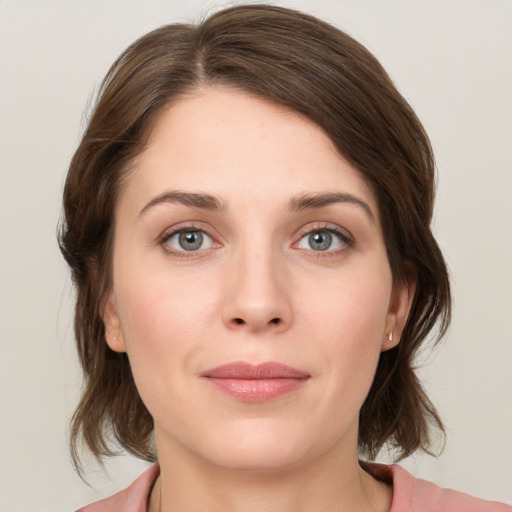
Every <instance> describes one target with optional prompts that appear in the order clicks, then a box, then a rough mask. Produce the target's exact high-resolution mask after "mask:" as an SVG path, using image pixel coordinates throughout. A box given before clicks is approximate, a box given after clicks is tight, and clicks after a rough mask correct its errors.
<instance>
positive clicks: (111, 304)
mask: <svg viewBox="0 0 512 512" xmlns="http://www.w3.org/2000/svg"><path fill="white" fill-rule="evenodd" d="M103 324H104V325H105V340H106V342H107V345H108V346H109V347H110V348H111V349H112V350H113V351H114V352H126V345H125V342H124V336H123V331H122V328H121V321H120V319H119V314H118V312H117V306H116V301H115V297H114V293H113V292H110V294H109V296H108V298H107V301H106V302H105V306H104V308H103Z"/></svg>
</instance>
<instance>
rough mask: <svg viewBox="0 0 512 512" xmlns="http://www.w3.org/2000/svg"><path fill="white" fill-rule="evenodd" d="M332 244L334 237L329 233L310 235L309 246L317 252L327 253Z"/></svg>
mask: <svg viewBox="0 0 512 512" xmlns="http://www.w3.org/2000/svg"><path fill="white" fill-rule="evenodd" d="M331 243H332V235H331V234H330V233H329V232H328V231H322V232H319V233H312V234H311V235H309V245H310V247H311V248H312V249H314V250H315V251H326V250H327V249H329V247H330V246H331Z"/></svg>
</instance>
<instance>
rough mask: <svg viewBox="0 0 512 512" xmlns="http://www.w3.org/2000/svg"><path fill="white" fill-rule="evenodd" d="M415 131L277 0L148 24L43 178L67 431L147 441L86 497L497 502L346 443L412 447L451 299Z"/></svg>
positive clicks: (356, 62)
mask: <svg viewBox="0 0 512 512" xmlns="http://www.w3.org/2000/svg"><path fill="white" fill-rule="evenodd" d="M433 182H434V161H433V156H432V151H431V148H430V144H429V141H428V138H427V136H426V134H425V132H424V130H423V128H422V126H421V124H420V123H419V121H418V119H417V118H416V116H415V114H414V113H413V112H412V110H411V109H410V107H409V106H408V104H407V103H406V102H405V100H404V99H403V98H402V97H401V96H400V95H399V93H398V92H397V91H396V89H395V88H394V86H393V84H392V83H391V81H390V80H389V78H388V76H387V75H386V73H385V71H384V70H383V69H382V68H381V66H380V65H379V64H378V62H377V61H376V60H375V58H374V57H373V56H372V55H371V54H369V52H368V51H367V50H366V49H364V48H363V47H362V46H361V45H360V44H358V43H356V42H355V41H354V40H352V39H351V38H350V37H348V36H347V35H346V34H344V33H342V32H340V31H339V30H337V29H335V28H333V27H331V26H330V25H328V24H325V23H323V22H321V21H319V20H317V19H315V18H312V17H310V16H307V15H304V14H301V13H298V12H295V11H291V10H287V9H282V8H278V7H270V6H262V5H257V6H239V7H234V8H231V9H227V10H224V11H221V12H219V13H217V14H214V15H213V16H211V17H210V18H208V19H207V20H205V21H204V22H203V23H202V24H200V25H198V26H186V25H171V26H167V27H162V28H160V29H158V30H155V31H154V32H151V33H150V34H148V35H146V36H145V37H143V38H142V39H140V40H139V41H137V42H136V43H134V44H133V45H132V46H131V47H130V48H128V49H127V50H126V52H125V53H123V55H121V57H120V58H119V59H118V61H117V62H116V63H115V64H114V66H113V67H112V69H111V70H110V72H109V74H108V75H107V78H106V80H105V82H104V85H103V88H102V91H101V94H100V97H99V100H98V103H97V105H96V108H95V110H94V112H93V115H92V117H91V120H90V123H89V126H88V128H87V130H86V133H85V135H84V137H83V140H82V142H81V144H80V146H79V148H78V150H77V152H76V153H75V155H74V157H73V160H72V163H71V167H70V170H69V174H68V179H67V182H66V187H65V191H64V214H65V220H64V225H63V228H62V233H61V248H62V251H63V254H64V256H65V258H66V260H67V261H68V263H69V264H70V266H71V268H72V272H73V278H74V281H75V284H76V288H77V307H76V316H75V332H76V337H77V343H78V349H79V355H80V358H81V361H82V365H83V370H84V374H85V378H86V388H85V391H84V394H83V397H82V400H81V402H80V405H79V407H78V409H77V411H76V413H75V417H74V420H73V429H72V446H73V450H74V451H73V455H74V458H75V462H76V464H77V466H78V467H79V461H78V452H77V443H78V442H79V440H80V439H83V441H84V442H85V444H86V446H87V447H88V448H89V449H90V450H91V452H92V453H93V454H94V455H95V456H96V457H97V458H99V459H101V457H103V456H106V455H110V454H112V448H111V442H112V441H113V442H115V443H117V444H119V445H120V446H122V447H123V448H125V449H126V450H127V451H128V452H130V453H132V454H134V455H136V456H138V457H140V458H143V459H146V460H149V461H156V460H158V464H156V465H154V466H153V467H152V468H151V469H150V470H148V472H146V473H145V474H144V475H142V476H141V478H140V479H139V480H137V481H136V482H135V483H134V484H133V485H132V486H131V487H130V488H129V489H128V490H126V491H123V492H121V493H120V494H118V495H116V496H114V497H112V498H110V499H108V500H104V501H102V502H98V503H97V504H93V505H90V506H88V507H85V508H84V509H82V510H84V511H87V512H91V511H107V510H123V511H127V510H136V511H146V510H148V511H150V512H156V511H172V510H180V511H184V510H237V511H245V510H265V511H272V510H280V511H286V510H294V511H300V510H307V511H311V510H361V511H366V510H368V511H370V510H372V511H374V510H377V511H388V510H391V511H392V512H397V511H399V510H425V511H427V510H482V511H484V510H490V511H494V510H496V511H499V510H510V508H509V507H507V506H505V505H500V504H498V503H492V502H484V501H482V500H478V499H476V498H471V497H469V496H467V495H463V494H461V493H457V492H455V491H449V490H443V489H440V488H438V487H436V486H434V485H433V484H430V483H428V482H424V481H420V480H415V479H414V478H413V477H412V476H411V475H409V474H408V473H407V472H405V470H403V469H401V468H400V467H399V466H390V467H388V466H383V465H377V464H372V463H369V462H362V461H361V460H360V458H364V459H366V460H371V459H373V458H374V457H375V456H376V454H377V453H378V451H379V450H380V449H381V448H382V447H384V446H385V445H388V446H392V447H393V448H396V452H397V458H400V457H405V456H407V455H410V454H411V453H413V452H414V451H416V450H424V451H429V450H430V429H431V428H434V429H438V430H442V428H443V427H442V423H441V420H440V418H439V416H438V414H437V412H436V410H435V408H434V406H433V405H432V403H431V402H430V401H429V399H428V397H427V396H426V395H425V393H424V391H423V389H422V387H421V385H420V383H419V382H418V380H417V378H416V376H415V374H414V371H413V362H414V357H415V355H416V353H417V351H418V349H419V347H420V346H421V345H422V343H423V342H424V340H425V339H426V337H427V335H428V334H429V333H430V332H431V331H432V329H434V327H435V326H436V325H437V326H438V329H439V336H442V334H443V333H444V332H445V330H446V328H447V326H448V323H449V319H450V289H449V282H448V276H447V271H446V266H445V263H444V260H443V257H442V255H441V253H440V250H439V248H438V246H437V244H436V242H435V240H434V238H433V236H432V234H431V231H430V227H429V224H430V220H431V215H432V208H433V196H434V190H433V186H434V183H433Z"/></svg>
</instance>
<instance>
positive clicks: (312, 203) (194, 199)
mask: <svg viewBox="0 0 512 512" xmlns="http://www.w3.org/2000/svg"><path fill="white" fill-rule="evenodd" d="M162 203H181V204H183V205H185V206H191V207H194V208H201V209H204V210H213V211H218V212H222V211H225V210H227V203H226V202H225V201H222V200H220V199H218V198H217V197H215V196H212V195H211V194H205V193H201V192H183V191H179V190H170V191H167V192H164V193H162V194H160V195H158V196H156V197H155V198H153V199H152V200H151V201H149V203H148V204H147V205H146V206H144V208H142V210H141V211H140V213H139V215H143V214H144V213H146V212H147V211H148V210H149V209H151V208H153V207H155V206H157V205H159V204H162ZM335 203H348V204H353V205H356V206H360V207H361V208H362V209H363V210H364V211H365V213H366V214H367V215H368V217H369V218H370V220H371V221H372V222H375V216H374V215H373V212H372V210H371V208H370V206H369V205H368V204H367V203H365V202H364V201H363V200H361V199H359V198H358V197H356V196H354V195H353V194H347V193H342V192H327V193H315V194H301V195H298V196H295V197H293V198H292V199H291V200H290V202H289V203H288V210H289V211H291V212H301V211H304V210H309V209H315V208H322V207H325V206H329V205H331V204H335Z"/></svg>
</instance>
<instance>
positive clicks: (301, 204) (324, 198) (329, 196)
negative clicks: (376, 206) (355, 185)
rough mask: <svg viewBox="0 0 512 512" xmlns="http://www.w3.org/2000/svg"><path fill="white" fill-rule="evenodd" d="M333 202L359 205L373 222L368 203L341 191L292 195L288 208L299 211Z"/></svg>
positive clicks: (373, 216)
mask: <svg viewBox="0 0 512 512" xmlns="http://www.w3.org/2000/svg"><path fill="white" fill-rule="evenodd" d="M335 203H348V204H353V205H356V206H360V207H361V208H362V209H363V210H364V211H365V213H366V214H367V215H368V217H369V218H370V220H371V221H372V222H375V215H374V214H373V212H372V209H371V208H370V206H369V205H368V203H365V202H364V201H363V200H362V199H359V198H358V197H356V196H354V195H352V194H346V193H342V192H327V193H318V194H302V195H299V196H296V197H294V198H293V199H292V200H291V201H290V203H289V205H288V208H289V210H290V211H292V212H300V211H303V210H309V209H314V208H322V207H324V206H329V205H331V204H335Z"/></svg>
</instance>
